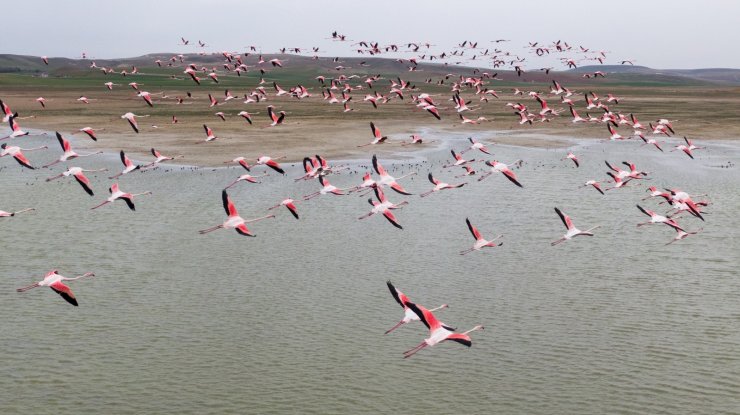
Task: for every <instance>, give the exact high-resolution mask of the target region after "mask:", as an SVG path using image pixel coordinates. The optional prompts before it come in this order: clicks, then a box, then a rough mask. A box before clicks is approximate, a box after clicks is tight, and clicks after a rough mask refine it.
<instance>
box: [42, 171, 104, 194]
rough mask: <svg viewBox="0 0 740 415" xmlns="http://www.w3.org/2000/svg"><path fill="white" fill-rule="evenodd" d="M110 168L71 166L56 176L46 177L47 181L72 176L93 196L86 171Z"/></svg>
mask: <svg viewBox="0 0 740 415" xmlns="http://www.w3.org/2000/svg"><path fill="white" fill-rule="evenodd" d="M107 170H108V169H96V170H86V169H83V168H82V167H70V168H68V169H67V170H66V171H64V172H62V173H59V174H57V175H56V176H53V177H49V178H47V179H46V181H47V182H50V181H52V180H56V179H58V178H60V177H69V176H72V177H74V178H75V180H77V183H79V184H80V186H82V189H84V190H85V192H87V194H89V195H90V196H93V191H92V188H91V187H90V179H88V178H87V176H85V172H98V171H107Z"/></svg>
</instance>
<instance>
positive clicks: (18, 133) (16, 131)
mask: <svg viewBox="0 0 740 415" xmlns="http://www.w3.org/2000/svg"><path fill="white" fill-rule="evenodd" d="M1 102H2V101H0V103H1ZM6 117H7V118H8V120H7V122H8V123H9V124H10V129H11V130H13V132H12V133H10V135H8V136H6V137H3V138H0V140H5V139H8V138H18V137H23V136H24V135H30V134H31V133H29V132H27V131H23V130H21V126H20V124H18V113H17V112H16V113H15V114H9V115H6Z"/></svg>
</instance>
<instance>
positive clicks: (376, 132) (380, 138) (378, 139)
mask: <svg viewBox="0 0 740 415" xmlns="http://www.w3.org/2000/svg"><path fill="white" fill-rule="evenodd" d="M370 129H371V130H372V132H373V137H374V139H373V141H371V142H369V143H367V144H363V145H361V146H357V147H367V146H369V145H373V144H381V143H384V142H385V140H387V139H388V136H384V135H383V134H381V132H380V129H378V128H377V127H375V123H373V122H372V121H371V122H370Z"/></svg>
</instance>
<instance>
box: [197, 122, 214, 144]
mask: <svg viewBox="0 0 740 415" xmlns="http://www.w3.org/2000/svg"><path fill="white" fill-rule="evenodd" d="M203 130H205V132H206V140H205V141H198V143H207V142H209V141H213V140H218V137H216V134H214V133H213V130H212V129H210V128H209V127H208V126H207V125H205V124H203Z"/></svg>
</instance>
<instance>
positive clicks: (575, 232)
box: [550, 208, 599, 246]
mask: <svg viewBox="0 0 740 415" xmlns="http://www.w3.org/2000/svg"><path fill="white" fill-rule="evenodd" d="M555 212H556V213H557V214H558V216H560V220H562V221H563V224H564V225H565V227H566V229H568V232H566V233H565V235H563V237H562V238H560V239H558V240H557V241H554V242H552V243H551V244H550V245H552V246H555V245H557V244H559V243H561V242H565V241H567V240H570V239H571V238H573V237H575V236H581V235H583V236H594V234H593V233H591V231H592V230H594V229H596V228H598V227H599V226H598V225H597V226H594V227H592V228H590V229H588V230H586V231H582V230H580V229H578V228H576V227H575V225H573V221H571V220H570V216H568V215H566V214H564V213H563V212H561V211H560V209H558V208H555Z"/></svg>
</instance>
